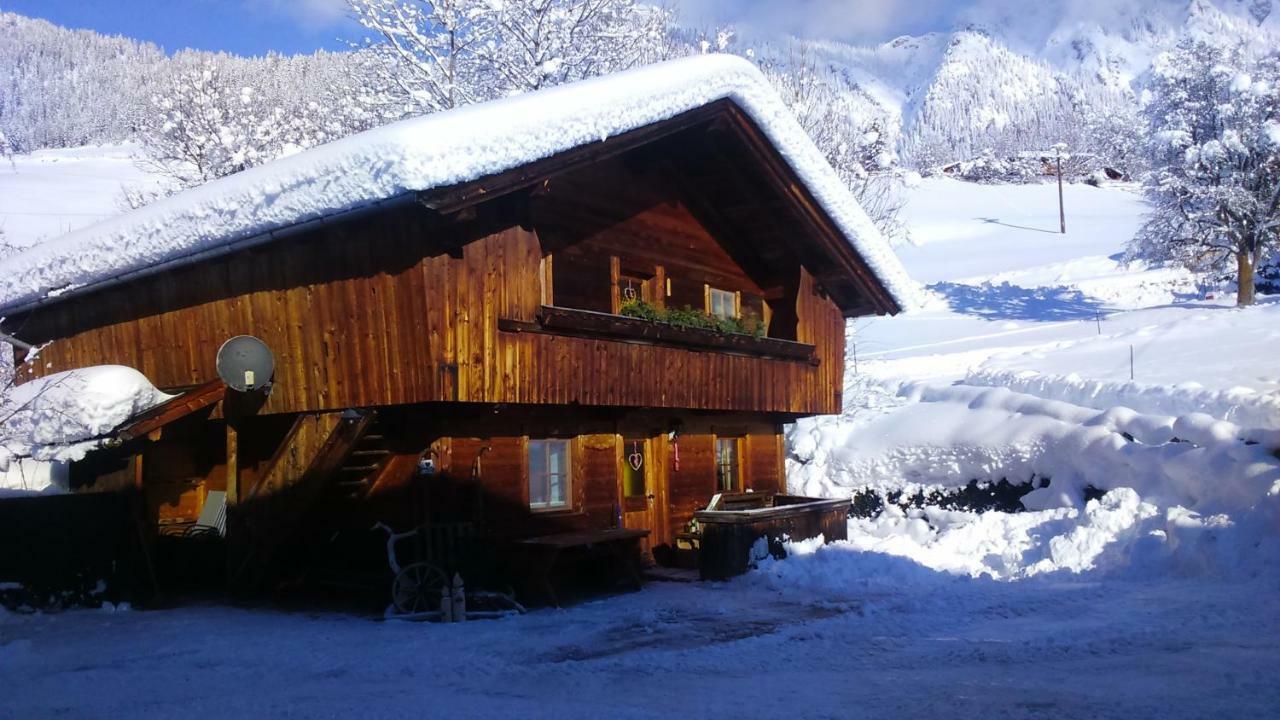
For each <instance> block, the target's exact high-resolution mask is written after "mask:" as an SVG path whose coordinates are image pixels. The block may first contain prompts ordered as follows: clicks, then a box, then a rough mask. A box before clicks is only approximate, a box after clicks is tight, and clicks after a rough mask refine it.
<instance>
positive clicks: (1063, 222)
mask: <svg viewBox="0 0 1280 720" xmlns="http://www.w3.org/2000/svg"><path fill="white" fill-rule="evenodd" d="M1053 149H1054V150H1055V151H1056V152H1057V156H1058V227H1059V230H1060V232H1061V233H1062V234H1063V235H1066V234H1067V211H1066V208H1065V206H1064V205H1063V203H1062V143H1058V144H1057V145H1054V146H1053Z"/></svg>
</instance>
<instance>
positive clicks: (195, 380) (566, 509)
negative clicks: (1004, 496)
mask: <svg viewBox="0 0 1280 720" xmlns="http://www.w3.org/2000/svg"><path fill="white" fill-rule="evenodd" d="M689 67H694V66H689ZM734 67H735V72H738V71H741V70H740V69H738V68H737V67H736V66H734ZM641 72H643V71H641ZM741 72H745V71H741ZM751 72H754V71H751ZM760 84H761V85H763V81H760ZM596 87H597V88H598V87H599V86H598V85H597V86H596ZM553 92H554V91H553ZM571 93H572V89H570V90H569V91H568V94H566V93H565V92H562V93H561V94H560V95H557V96H554V97H555V98H557V99H558V100H560V101H566V102H567V100H566V98H572V97H573V96H572V94H571ZM536 95H541V93H538V94H535V96H536ZM549 97H550V96H549ZM755 102H757V103H758V102H760V101H759V100H756V101H755ZM485 108H486V106H480V107H479V108H478V109H472V112H473V113H484V112H491V113H495V114H499V113H509V112H512V110H511V108H510V106H509V102H508V101H501V102H499V103H494V104H492V108H490V109H488V110H486V109H485ZM445 115H449V114H448V113H446V114H445ZM760 115H761V113H759V112H753V110H752V107H751V106H749V104H748V106H746V107H744V101H743V100H742V99H741V98H740V97H739V96H738V95H735V94H733V93H729V94H728V95H727V96H725V97H720V98H715V99H711V100H707V101H705V102H701V101H700V102H698V103H697V104H696V105H695V106H692V107H688V108H685V109H682V110H679V111H678V112H673V113H671V114H670V116H669V117H666V118H664V119H660V120H657V121H652V122H648V121H646V122H644V123H643V124H640V125H638V126H636V127H632V128H629V129H626V130H625V131H622V132H615V133H612V134H610V135H609V136H608V137H607V138H605V139H600V138H596V139H595V140H594V141H590V142H583V143H575V144H573V145H572V146H571V147H566V148H564V149H562V150H560V151H557V152H555V153H553V154H549V155H544V156H541V157H538V158H535V159H520V160H519V162H517V163H515V164H511V165H510V166H509V167H506V168H505V169H501V170H499V171H496V172H491V173H487V174H484V175H482V176H478V177H474V178H469V179H465V180H463V181H459V182H454V183H451V184H449V185H445V186H440V187H423V188H416V189H413V190H411V191H408V192H400V193H397V194H395V195H394V196H390V197H384V198H379V199H377V201H376V202H367V203H362V204H360V205H359V206H357V207H354V208H346V209H343V210H341V211H340V212H333V213H330V214H328V215H326V216H324V217H321V218H315V217H311V218H307V221H306V222H305V223H304V222H298V223H292V224H288V225H287V226H286V225H279V224H277V225H276V226H272V227H268V228H266V229H265V230H263V229H259V231H257V232H255V233H252V234H251V236H250V235H244V236H242V237H237V238H232V237H223V238H213V239H212V240H210V243H209V244H210V246H216V247H217V248H218V250H217V251H216V252H214V251H208V252H203V253H200V254H188V256H184V257H183V258H179V261H167V262H164V264H161V263H159V262H157V263H155V265H156V266H157V267H154V268H147V267H141V268H132V269H130V270H129V271H128V272H119V273H116V274H114V275H113V276H111V277H110V278H108V279H107V280H106V281H104V282H94V283H86V284H85V286H84V287H82V288H78V289H75V290H73V291H71V292H64V293H62V294H59V295H56V296H54V297H45V298H41V299H40V300H39V301H37V302H26V303H23V304H17V305H15V304H14V303H9V305H8V306H7V308H6V309H4V314H5V316H6V317H5V320H4V323H3V330H4V332H6V333H9V334H11V335H14V336H16V337H18V338H21V339H22V340H24V341H26V342H28V343H32V344H37V345H44V346H45V347H44V348H43V349H42V351H41V354H40V359H41V362H40V363H39V365H38V366H37V367H35V368H34V372H35V375H37V376H38V375H40V374H42V373H48V372H54V371H61V370H67V369H72V368H77V367H85V366H91V365H98V364H120V365H127V366H131V367H134V368H137V369H138V370H140V371H141V372H142V373H144V374H145V375H146V376H147V377H148V378H149V379H150V380H151V381H152V382H153V383H154V384H155V385H156V386H157V387H159V388H161V389H164V390H166V391H167V392H171V393H175V394H177V395H178V397H177V399H175V400H173V401H171V402H169V403H167V404H165V405H162V406H161V407H159V408H156V409H154V410H152V411H150V412H149V413H146V414H144V415H143V416H140V417H138V418H135V419H134V420H133V421H131V423H130V424H129V425H127V426H125V427H123V428H121V429H119V430H118V431H117V432H116V433H115V434H114V436H113V437H112V439H111V441H110V442H109V445H110V447H109V448H107V449H104V450H101V451H97V452H95V453H92V454H91V455H90V456H89V457H87V458H86V459H85V460H84V461H82V462H79V463H76V464H75V466H74V467H73V469H72V477H73V482H74V483H75V484H76V485H77V487H80V488H85V489H99V490H101V489H111V488H118V487H131V488H136V489H137V490H139V491H140V492H141V494H142V496H143V497H144V498H145V507H146V511H145V519H146V522H147V524H148V526H149V527H150V528H151V530H152V531H154V532H157V533H159V532H169V531H172V530H174V529H177V528H182V527H184V526H187V525H190V524H192V523H194V522H195V521H196V520H197V518H198V517H199V516H200V514H201V511H202V509H203V505H204V503H205V501H206V498H209V497H210V493H211V492H224V493H225V497H226V503H227V528H226V536H227V543H228V547H229V548H233V549H234V551H233V552H232V557H233V558H234V559H233V561H232V563H231V565H232V567H230V568H229V572H230V573H231V575H232V579H233V580H235V579H239V580H243V579H244V578H245V577H253V578H257V579H258V580H261V578H263V577H266V576H267V575H270V576H273V577H274V576H278V575H281V574H287V569H286V567H283V566H287V567H288V568H292V567H293V564H294V563H297V562H300V561H299V560H298V559H297V558H298V557H299V556H298V553H299V552H302V551H305V550H308V549H310V550H315V548H317V547H320V546H322V545H323V544H324V543H326V542H328V541H329V540H330V539H331V538H333V537H335V533H338V532H341V531H353V532H358V531H367V530H368V528H369V527H370V526H371V525H372V524H373V523H374V522H376V521H381V522H384V523H386V524H388V525H389V526H391V527H393V528H397V529H403V528H406V527H413V526H419V525H431V524H432V523H435V524H439V525H441V526H446V525H450V524H457V523H463V522H465V523H470V524H471V526H472V528H473V530H474V532H476V533H478V534H483V535H484V536H485V537H486V538H489V539H492V540H495V541H498V542H503V541H511V540H518V539H521V538H528V537H533V536H546V535H548V534H555V533H569V532H591V531H602V530H606V529H610V528H615V527H617V526H622V527H625V528H636V529H643V530H647V531H648V533H649V534H648V535H647V538H646V541H645V547H646V549H648V550H649V551H651V553H652V555H653V557H655V558H657V559H658V560H659V561H670V560H671V559H672V558H674V557H675V556H676V553H675V551H674V548H675V547H676V546H677V539H678V538H679V537H680V536H682V534H683V533H684V532H685V531H686V530H687V529H688V528H689V526H690V521H691V520H692V519H693V515H694V512H695V511H698V510H701V509H703V508H705V507H706V506H707V504H708V501H709V500H710V499H711V498H712V497H713V496H714V495H716V494H717V493H738V492H755V493H778V492H784V491H785V477H784V457H785V449H784V441H783V425H784V424H786V423H790V422H792V421H794V420H795V419H797V418H800V417H804V416H809V415H817V414H827V413H837V412H839V411H840V409H841V389H842V387H843V380H844V374H843V368H844V359H845V319H846V318H850V317H856V316H861V315H867V314H884V313H894V312H896V311H898V309H899V301H898V299H896V296H895V295H894V294H893V292H892V288H891V287H890V284H889V283H886V281H885V278H884V277H883V274H884V273H883V270H882V269H881V270H877V269H876V267H873V265H872V264H871V263H869V262H868V260H867V258H866V257H865V256H864V255H865V254H864V253H863V252H861V251H860V249H859V247H860V246H859V244H858V242H857V241H859V240H860V241H861V242H862V243H863V246H864V247H865V243H867V242H872V241H874V242H880V241H879V239H878V238H861V239H859V238H851V237H850V232H849V230H848V229H847V227H846V226H842V225H841V224H840V223H839V222H837V220H836V219H835V218H833V216H832V214H831V213H830V212H829V211H828V208H829V205H830V200H829V198H828V199H826V200H822V201H820V200H819V196H820V193H819V192H817V191H816V190H815V188H814V187H813V183H812V178H805V177H802V174H801V173H799V172H798V171H797V169H796V167H795V165H796V157H797V155H796V151H795V150H794V149H793V148H786V150H787V152H786V153H785V154H784V152H783V151H782V149H780V148H779V147H778V144H777V139H776V138H777V137H778V136H780V135H783V134H785V133H781V132H780V131H777V130H776V129H774V128H771V127H769V126H767V125H766V124H763V123H762V122H761V121H760V120H758V119H757V117H759V116H760ZM408 122H410V123H419V124H421V127H422V132H424V133H425V132H429V131H430V129H431V123H432V122H443V120H436V119H434V118H431V117H428V118H424V119H420V120H413V121H408ZM770 122H772V121H770ZM788 122H792V124H794V123H793V121H790V120H789V119H788ZM484 126H485V124H484V123H477V127H478V128H484ZM789 128H790V126H788V128H784V129H789ZM482 131H483V130H477V132H482ZM805 143H807V140H805ZM322 150H323V149H322ZM803 152H805V153H809V154H810V155H805V156H804V157H806V158H807V157H809V156H816V151H814V150H813V149H812V146H811V145H807V144H806V145H805V147H804V148H803ZM304 155H307V154H306V153H304ZM286 162H287V161H286ZM269 168H270V166H268V167H267V168H263V169H261V170H264V171H266V170H268V169H269ZM827 170H828V171H829V168H827ZM254 172H256V171H249V173H246V177H247V178H248V179H250V180H251V179H253V177H256V176H252V175H250V173H254ZM264 175H265V172H264ZM831 177H834V174H831ZM324 180H325V178H322V177H321V178H316V181H317V182H322V181H324ZM219 182H225V181H219ZM218 187H219V186H218V183H217V182H215V183H213V184H212V185H211V186H207V187H206V188H202V189H201V190H199V191H196V192H212V191H214V190H216V189H217V188H218ZM210 188H212V190H211V189H210ZM823 193H825V194H827V195H828V196H829V191H827V190H825V189H824V190H823ZM182 197H183V196H178V197H177V198H174V199H173V201H174V202H175V203H180V202H181V199H182ZM846 225H847V224H846ZM879 262H880V263H881V268H882V266H883V260H881V261H879ZM670 310H679V311H684V312H682V313H677V315H678V317H677V320H679V319H680V318H683V320H682V321H680V322H671V321H670V320H671V318H667V317H664V316H665V315H666V314H667V311H670ZM634 315H639V316H640V317H636V316H634ZM694 316H697V318H703V319H705V318H717V319H720V320H722V321H724V322H722V323H721V325H726V326H730V327H732V329H733V330H735V331H734V332H728V331H725V329H724V328H723V327H718V328H714V329H708V328H704V327H698V326H697V325H700V324H711V323H710V322H705V323H704V322H691V321H690V318H691V317H694ZM652 318H657V319H652ZM697 318H695V319H697ZM237 335H252V336H255V337H257V338H260V339H261V340H263V341H264V342H265V343H266V345H267V346H268V347H270V349H271V350H272V352H273V354H274V357H275V375H274V378H273V384H272V386H271V387H270V390H269V392H265V393H263V392H255V393H238V392H235V391H232V390H229V389H228V388H226V387H225V386H224V385H223V384H222V383H221V382H220V381H218V375H217V372H216V369H215V356H216V354H217V352H218V349H219V347H220V346H221V345H222V343H223V342H224V341H226V340H227V339H228V338H231V337H233V336H237ZM18 359H19V360H20V359H21V352H19V358H18ZM372 560H373V562H375V563H381V564H382V565H383V566H385V555H375V556H374V557H373V558H372ZM246 568H248V569H246Z"/></svg>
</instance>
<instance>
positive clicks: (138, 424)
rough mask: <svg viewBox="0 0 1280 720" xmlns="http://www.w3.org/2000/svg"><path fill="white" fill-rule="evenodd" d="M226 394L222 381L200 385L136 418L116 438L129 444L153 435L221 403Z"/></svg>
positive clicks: (119, 431) (225, 387) (117, 432)
mask: <svg viewBox="0 0 1280 720" xmlns="http://www.w3.org/2000/svg"><path fill="white" fill-rule="evenodd" d="M226 392H227V386H226V385H225V384H223V382H222V381H221V380H212V381H210V382H207V383H205V384H203V385H198V386H196V387H195V388H194V389H192V390H189V391H187V392H185V393H183V394H181V395H179V396H178V397H176V398H173V399H172V400H168V401H166V402H164V403H161V404H160V405H157V406H156V407H154V408H151V409H150V410H148V411H146V412H144V413H141V414H139V415H137V416H135V417H134V418H133V419H132V420H131V421H130V422H129V424H128V425H125V426H124V428H122V429H120V430H118V431H116V434H115V438H116V439H117V440H119V441H120V442H129V441H130V440H134V439H137V438H140V437H146V436H148V435H151V434H152V433H154V432H155V431H157V430H159V429H160V428H163V427H164V426H165V425H168V424H169V423H171V422H173V421H175V420H180V419H182V418H184V417H186V416H188V415H190V414H191V413H194V412H197V411H199V410H203V409H204V408H207V407H209V406H210V405H213V404H214V403H216V402H219V401H221V400H222V399H223V398H224V397H225V396H226Z"/></svg>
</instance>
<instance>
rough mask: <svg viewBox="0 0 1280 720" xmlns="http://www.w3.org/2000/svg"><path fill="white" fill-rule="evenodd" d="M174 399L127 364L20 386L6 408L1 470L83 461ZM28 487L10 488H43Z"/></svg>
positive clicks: (0, 413)
mask: <svg viewBox="0 0 1280 720" xmlns="http://www.w3.org/2000/svg"><path fill="white" fill-rule="evenodd" d="M171 397H172V396H170V395H166V394H165V393H162V392H160V391H159V390H157V389H156V388H155V387H154V386H152V384H151V383H150V381H148V380H147V378H146V377H145V376H144V375H143V374H142V373H140V372H138V371H137V370H134V369H133V368H130V367H124V366H122V365H100V366H97V367H89V368H82V369H79V370H68V371H66V372H60V373H55V374H53V375H50V376H48V377H44V378H39V379H36V380H32V381H30V382H27V383H23V384H22V385H18V386H16V387H14V388H12V389H10V390H9V392H8V395H7V397H5V398H4V400H3V403H2V404H0V419H3V426H2V427H3V429H2V430H0V469H4V468H8V467H9V465H10V463H11V462H12V461H13V460H15V459H19V458H32V459H35V460H40V461H68V460H79V459H80V458H83V457H84V455H85V453H86V452H88V451H89V450H92V449H93V448H95V447H97V446H98V445H99V444H100V443H101V439H102V437H103V436H104V435H106V434H107V433H109V432H111V431H112V430H114V429H116V428H117V427H119V426H120V425H122V424H123V423H124V422H125V421H127V420H128V419H129V418H131V417H133V416H134V415H137V414H138V413H141V412H143V411H145V410H148V409H150V408H152V407H155V406H156V405H159V404H160V403H162V402H164V401H165V400H168V399H170V398H171ZM0 482H6V483H8V484H13V483H14V482H15V481H13V480H9V481H5V480H3V479H0ZM23 483H24V484H23V486H21V487H16V488H13V487H11V488H9V489H23V490H42V489H43V488H42V487H33V486H32V485H30V484H26V481H25V480H23ZM36 484H37V485H39V484H40V481H38V480H37V481H36Z"/></svg>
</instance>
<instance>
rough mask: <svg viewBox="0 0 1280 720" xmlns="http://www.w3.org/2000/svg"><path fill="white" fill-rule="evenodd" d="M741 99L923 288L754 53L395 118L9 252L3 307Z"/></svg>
mask: <svg viewBox="0 0 1280 720" xmlns="http://www.w3.org/2000/svg"><path fill="white" fill-rule="evenodd" d="M725 98H728V99H731V100H733V101H734V102H735V103H737V104H738V105H739V106H740V107H741V108H742V109H743V110H744V111H745V112H746V113H747V114H749V115H750V116H751V117H752V118H753V119H754V120H755V121H756V123H758V124H759V126H760V127H761V129H762V130H763V131H764V132H765V133H766V134H767V135H768V136H769V138H770V139H771V140H772V141H773V144H774V146H775V147H776V148H777V150H778V152H779V153H780V154H781V155H782V156H783V158H784V159H785V160H786V161H787V162H788V163H789V164H790V165H791V167H792V168H793V169H794V170H795V172H796V174H797V175H798V176H799V177H800V179H801V180H802V181H803V182H804V183H805V185H806V186H807V187H808V189H809V190H810V192H812V193H813V195H814V197H815V198H816V199H817V200H818V202H819V203H821V204H822V206H823V207H824V208H825V209H826V210H827V212H828V213H829V214H830V215H831V217H832V219H833V220H834V221H835V222H836V224H837V225H838V226H839V227H840V229H841V230H842V231H843V232H844V234H845V236H846V237H847V238H848V239H849V241H850V242H851V243H852V244H853V245H854V247H855V248H856V249H857V251H858V253H859V254H860V255H861V256H862V257H863V258H864V259H865V260H866V262H867V264H868V265H869V266H870V268H871V270H872V271H873V272H874V273H875V274H876V275H877V277H879V278H880V279H881V281H882V282H883V283H884V284H885V286H886V287H887V288H888V289H889V291H890V292H891V294H892V295H893V296H894V297H895V299H896V300H897V301H898V303H899V304H900V305H901V306H903V307H904V308H906V307H912V306H914V305H915V294H916V289H915V286H914V284H913V283H912V282H911V280H910V279H909V278H908V277H907V275H906V273H905V271H904V270H903V269H902V266H901V265H900V264H899V262H898V259H897V257H896V256H895V255H894V253H893V251H892V250H891V249H890V248H889V245H888V243H886V242H885V240H884V238H883V237H881V235H880V233H879V232H878V231H877V230H876V228H875V226H874V225H873V224H872V223H871V221H870V219H869V218H868V217H867V215H866V213H865V212H863V210H862V208H861V207H860V206H859V205H858V203H857V201H856V200H855V199H854V198H853V196H852V194H851V193H850V192H849V190H848V188H847V187H845V185H844V184H843V183H842V182H841V181H840V179H839V178H838V177H837V175H836V173H835V171H834V170H833V169H832V168H831V166H830V165H829V164H828V163H827V161H826V160H825V159H824V158H823V156H822V154H821V153H820V152H819V151H818V149H817V148H816V147H814V145H813V142H812V141H811V140H810V139H809V137H808V136H807V135H806V134H805V132H804V130H802V129H801V127H800V125H799V124H798V123H797V122H796V120H795V118H794V117H793V116H792V115H791V113H790V111H788V110H787V108H786V106H785V105H784V104H783V103H782V101H781V99H780V98H778V96H777V94H776V93H775V92H774V91H773V89H772V88H771V87H770V86H769V84H768V81H766V80H765V78H764V76H763V75H761V74H760V72H759V71H758V70H757V69H756V68H755V67H754V66H753V65H752V64H751V63H749V62H747V61H745V60H743V59H741V58H737V57H733V56H728V55H704V56H698V57H692V58H683V59H680V60H673V61H670V62H667V63H662V64H658V65H653V66H649V67H645V68H640V69H636V70H631V71H628V72H625V73H619V74H616V75H610V76H607V77H602V78H596V79H592V80H587V81H583V82H579V83H573V84H570V85H564V86H560V87H555V88H550V89H547V90H542V91H538V92H534V93H528V94H525V95H520V96H516V97H511V98H504V99H502V100H497V101H493V102H488V103H482V104H478V105H473V106H469V107H465V108H460V109H457V110H453V111H450V112H442V113H437V114H434V115H429V116H426V117H422V118H415V119H411V120H405V121H402V122H398V123H394V124H392V125H388V126H385V127H382V128H378V129H375V130H371V131H369V132H365V133H361V134H359V135H355V136H352V137H349V138H345V139H343V140H339V141H337V142H333V143H330V144H328V145H325V146H322V147H319V148H315V149H313V150H310V151H307V152H303V153H299V154H297V155H294V156H292V157H287V158H283V159H281V160H277V161H275V162H272V163H269V164H267V165H263V166H260V167H257V168H253V169H250V170H246V171H244V172H241V173H237V174H235V175H232V176H229V177H226V178H222V179H219V180H216V181H213V182H210V183H208V184H206V185H203V186H201V187H198V188H195V189H192V190H189V191H187V192H184V193H181V194H179V195H176V196H173V197H170V198H166V199H164V200H160V201H157V202H155V203H153V204H151V205H148V206H147V207H144V208H142V209H140V210H136V211H134V212H131V213H128V214H126V215H123V216H120V217H118V218H113V219H110V220H107V221H104V222H101V223H99V224H97V225H93V226H91V227H89V228H85V229H83V230H78V231H76V232H73V233H70V234H68V235H66V236H64V237H62V238H59V239H56V240H53V241H51V242H48V243H45V244H43V245H40V246H39V247H36V248H33V249H31V250H28V251H27V252H24V253H21V254H19V255H16V256H14V257H12V258H9V259H8V260H6V261H5V262H4V263H3V264H2V265H3V270H4V272H2V273H0V307H12V306H15V305H19V304H23V303H27V302H31V301H35V300H39V299H42V298H45V297H47V296H48V295H49V293H50V292H52V291H59V290H65V289H68V288H74V287H80V286H84V285H90V284H93V283H96V282H101V281H104V280H107V279H109V278H113V277H116V276H119V275H121V274H123V273H128V272H131V271H136V270H140V269H144V268H147V267H149V266H153V265H157V264H159V263H163V262H168V261H174V260H179V259H183V258H189V257H191V256H193V255H195V254H197V253H200V252H202V251H207V250H210V249H213V248H215V247H218V246H222V245H225V244H227V243H230V242H234V241H236V240H239V239H243V238H248V237H252V236H255V235H258V234H261V233H264V232H266V231H268V230H273V229H277V228H282V227H286V226H290V225H294V224H297V223H301V222H305V221H307V220H312V219H316V218H319V217H322V216H325V215H330V214H333V213H337V212H341V211H345V210H350V209H353V208H357V207H362V206H366V205H369V204H371V203H375V202H378V201H381V200H386V199H390V198H394V197H397V196H400V195H403V194H405V193H409V192H415V191H424V190H430V189H433V188H438V187H444V186H448V185H453V184H456V183H460V182H466V181H470V180H475V179H477V178H481V177H484V176H486V175H490V174H493V173H498V172H502V171H504V170H509V169H511V168H514V167H519V166H521V165H524V164H527V163H529V162H532V161H535V160H538V159H541V158H545V157H549V156H552V155H555V154H556V153H559V152H563V151H565V150H569V149H572V148H574V147H578V146H581V145H584V144H587V143H592V142H596V141H600V140H604V139H607V138H609V137H611V136H615V135H618V134H621V133H624V132H627V131H629V130H633V129H636V128H639V127H643V126H645V125H649V124H652V123H655V122H659V121H662V120H666V119H669V118H671V117H674V116H676V115H678V114H680V113H682V112H685V111H688V110H692V109H695V108H699V107H702V106H705V105H707V104H708V103H711V102H714V101H716V100H720V99H725Z"/></svg>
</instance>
